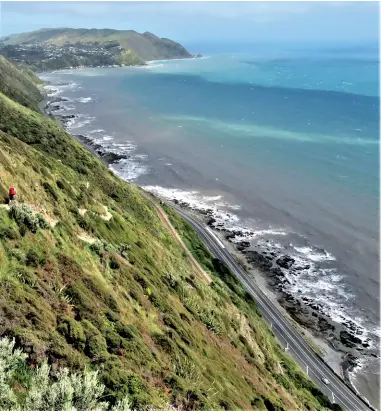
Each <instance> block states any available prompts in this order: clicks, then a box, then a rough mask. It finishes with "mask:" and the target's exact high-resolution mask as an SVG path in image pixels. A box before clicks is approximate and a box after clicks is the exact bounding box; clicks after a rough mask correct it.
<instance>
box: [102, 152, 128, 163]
mask: <svg viewBox="0 0 381 411" xmlns="http://www.w3.org/2000/svg"><path fill="white" fill-rule="evenodd" d="M99 154H100V156H101V157H102V159H103V160H105V161H106V162H107V163H109V164H113V163H117V162H118V161H120V160H122V159H126V158H128V157H127V156H126V155H120V154H115V153H108V152H103V153H99Z"/></svg>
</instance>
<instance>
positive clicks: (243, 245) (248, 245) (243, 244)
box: [237, 241, 251, 248]
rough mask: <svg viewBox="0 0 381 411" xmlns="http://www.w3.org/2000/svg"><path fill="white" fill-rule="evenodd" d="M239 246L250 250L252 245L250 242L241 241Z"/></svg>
mask: <svg viewBox="0 0 381 411" xmlns="http://www.w3.org/2000/svg"><path fill="white" fill-rule="evenodd" d="M237 245H239V246H240V247H243V248H249V247H250V245H251V244H250V242H249V241H240V242H239V243H237Z"/></svg>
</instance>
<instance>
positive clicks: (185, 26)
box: [0, 1, 379, 45]
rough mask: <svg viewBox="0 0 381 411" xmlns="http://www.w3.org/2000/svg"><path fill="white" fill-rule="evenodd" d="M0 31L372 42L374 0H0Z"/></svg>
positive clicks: (376, 11)
mask: <svg viewBox="0 0 381 411" xmlns="http://www.w3.org/2000/svg"><path fill="white" fill-rule="evenodd" d="M0 7H1V11H0V18H1V20H0V35H1V36H5V35H9V34H12V33H20V32H26V31H31V30H37V29H39V28H48V27H74V28H114V29H133V30H136V31H138V32H144V31H150V32H152V33H154V34H156V35H158V36H160V37H167V38H170V39H173V40H176V41H179V42H181V43H183V44H184V45H191V44H202V43H203V42H206V43H231V44H232V43H236V42H244V43H254V42H257V43H261V42H262V43H268V42H273V43H274V42H279V43H284V42H295V43H298V42H301V43H311V44H312V43H325V44H340V43H348V44H351V43H352V44H353V43H362V42H377V41H378V36H379V4H378V2H366V1H359V2H346V1H343V2H312V1H311V2H293V1H290V2H275V1H274V2H273V1H269V2H155V1H154V2H148V1H147V2H102V1H100V2H54V1H48V2H1V3H0Z"/></svg>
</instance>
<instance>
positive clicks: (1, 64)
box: [0, 56, 41, 110]
mask: <svg viewBox="0 0 381 411" xmlns="http://www.w3.org/2000/svg"><path fill="white" fill-rule="evenodd" d="M39 83H41V80H40V79H39V78H38V77H37V76H36V75H35V74H34V73H33V72H32V71H31V70H30V69H29V68H28V67H20V66H19V67H17V68H16V67H15V66H14V65H13V64H12V63H10V62H9V61H8V60H7V59H5V58H4V57H3V56H0V92H1V93H3V94H5V95H6V96H8V97H9V98H11V99H12V100H14V101H17V102H18V103H20V104H22V105H24V106H26V107H29V108H32V109H34V110H35V109H36V108H37V104H38V102H39V101H40V100H41V94H40V92H39V90H38V89H37V87H36V85H37V84H39Z"/></svg>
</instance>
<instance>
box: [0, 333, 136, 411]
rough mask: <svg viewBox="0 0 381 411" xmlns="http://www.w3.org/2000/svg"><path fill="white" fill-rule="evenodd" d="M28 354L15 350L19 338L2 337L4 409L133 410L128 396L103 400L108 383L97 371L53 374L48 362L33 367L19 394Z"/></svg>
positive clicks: (1, 397)
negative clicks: (17, 384) (20, 372)
mask: <svg viewBox="0 0 381 411" xmlns="http://www.w3.org/2000/svg"><path fill="white" fill-rule="evenodd" d="M26 358H27V355H26V354H24V353H23V352H22V351H21V350H19V349H15V341H14V340H9V339H8V338H2V339H0V409H6V410H9V411H22V410H28V411H46V410H55V411H132V408H131V404H130V401H129V399H128V397H124V398H123V399H122V400H121V401H119V402H118V403H116V404H115V405H113V406H111V405H110V404H109V403H108V402H107V401H102V398H103V395H104V390H105V386H104V385H103V384H101V383H100V382H99V381H98V373H97V371H85V372H84V373H81V374H79V373H74V374H71V373H70V372H69V370H68V369H67V368H63V369H61V370H60V371H58V373H57V374H56V375H55V376H53V375H52V373H51V368H50V366H49V365H48V363H47V361H43V362H42V364H41V365H40V366H39V367H37V368H36V369H34V370H32V369H30V377H29V381H28V383H27V384H25V387H24V388H25V390H26V395H25V396H22V397H21V396H17V395H16V394H15V392H14V387H13V385H14V383H15V382H17V370H20V369H22V368H23V367H25V364H26V363H25V360H26Z"/></svg>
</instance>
